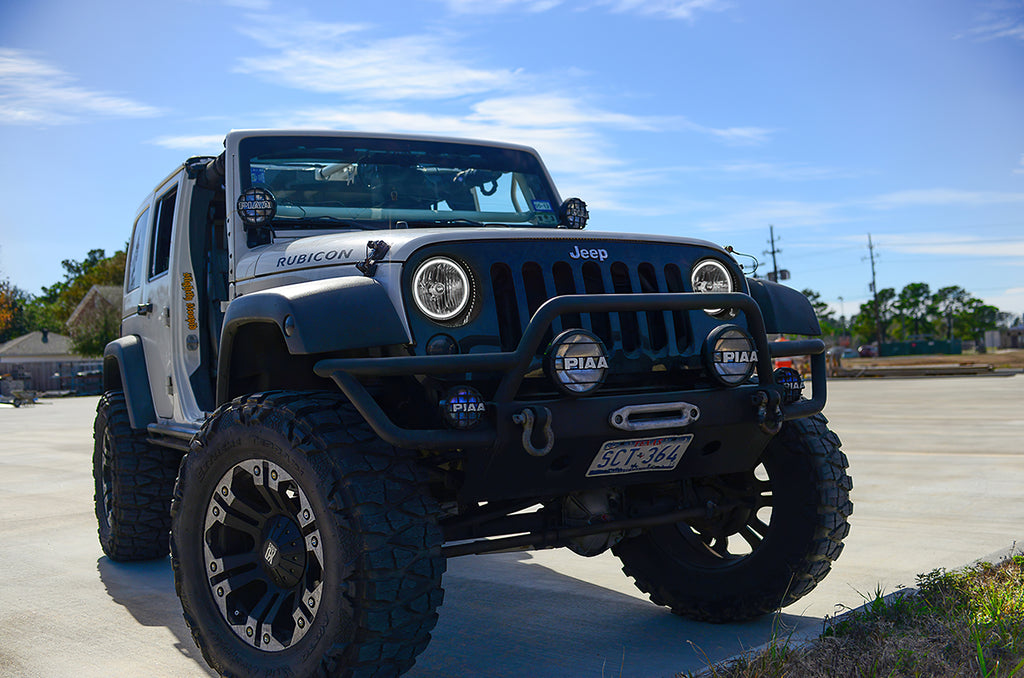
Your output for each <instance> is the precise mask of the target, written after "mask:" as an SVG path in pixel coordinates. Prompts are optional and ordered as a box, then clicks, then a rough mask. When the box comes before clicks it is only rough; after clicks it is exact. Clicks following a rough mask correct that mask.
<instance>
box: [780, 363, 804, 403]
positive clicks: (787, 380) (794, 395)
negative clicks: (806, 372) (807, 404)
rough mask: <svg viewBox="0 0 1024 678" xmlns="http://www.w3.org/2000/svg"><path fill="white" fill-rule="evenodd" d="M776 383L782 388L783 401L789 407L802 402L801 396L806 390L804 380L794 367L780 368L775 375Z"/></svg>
mask: <svg viewBox="0 0 1024 678" xmlns="http://www.w3.org/2000/svg"><path fill="white" fill-rule="evenodd" d="M772 376H774V377H775V383H776V384H778V385H779V386H781V387H782V394H783V395H782V400H783V402H784V403H786V404H787V405H790V404H792V403H795V402H796V401H798V400H800V394H801V392H802V391H803V389H804V378H803V377H801V376H800V373H799V372H797V371H796V370H794V369H793V368H792V367H780V368H778V369H777V370H775V372H774V373H773V375H772Z"/></svg>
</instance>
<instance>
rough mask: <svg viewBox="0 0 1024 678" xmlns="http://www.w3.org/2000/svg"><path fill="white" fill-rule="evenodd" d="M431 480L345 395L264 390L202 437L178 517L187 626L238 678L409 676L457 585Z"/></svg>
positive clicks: (213, 660) (174, 549)
mask: <svg viewBox="0 0 1024 678" xmlns="http://www.w3.org/2000/svg"><path fill="white" fill-rule="evenodd" d="M425 486H426V482H425V478H424V476H423V474H422V471H421V470H420V469H419V468H418V467H417V466H416V464H415V463H414V461H413V460H412V459H411V458H410V457H409V456H407V454H406V453H404V452H402V451H400V450H396V449H395V448H392V447H391V446H390V445H387V444H385V443H384V442H383V441H381V440H380V439H379V438H378V437H377V436H376V435H375V434H374V433H373V431H372V430H371V429H370V428H369V427H368V426H367V424H366V423H365V422H364V421H363V419H362V417H361V416H360V415H359V414H358V412H356V411H355V409H354V408H352V406H351V405H349V404H348V403H347V402H345V401H344V400H343V399H341V398H339V397H337V396H335V395H333V394H308V393H287V392H277V393H263V394H256V395H251V396H246V397H242V398H238V399H236V400H235V401H234V402H232V403H229V404H227V405H225V406H223V407H221V408H220V409H219V410H218V411H217V412H216V413H214V415H213V416H212V417H210V418H209V419H208V420H207V423H206V425H205V426H203V429H202V430H201V431H200V432H199V433H198V434H197V436H196V439H195V440H194V442H193V445H192V448H191V450H190V451H189V453H188V455H187V456H186V458H185V462H184V464H183V465H182V471H181V477H180V478H179V480H178V485H177V488H176V490H175V497H174V502H173V508H172V516H173V518H172V539H171V564H172V567H173V569H174V581H175V588H176V590H177V593H178V597H179V598H180V599H181V604H182V608H183V610H184V615H185V620H186V622H187V623H188V625H189V627H190V628H191V630H192V635H193V638H194V639H195V641H196V644H197V645H198V646H199V648H200V649H201V650H202V653H203V657H204V658H205V659H206V661H207V663H209V664H210V666H211V667H213V668H214V669H215V670H216V671H218V672H220V674H221V675H223V676H233V677H238V678H241V677H243V676H245V677H248V676H271V675H275V676H276V675H294V676H314V675H315V676H332V677H339V676H374V677H377V676H380V677H386V676H398V675H400V674H401V673H403V672H405V671H406V670H408V669H409V668H410V667H411V666H412V665H413V663H414V661H415V657H416V656H417V655H418V654H419V653H420V652H422V651H423V650H424V649H425V648H426V646H427V643H428V642H429V640H430V631H431V630H432V629H433V627H434V625H435V624H436V622H437V612H436V610H437V608H438V606H439V605H440V604H441V601H442V597H443V591H442V589H441V575H442V573H443V572H444V569H445V561H444V558H443V557H442V556H441V541H442V537H441V532H440V529H439V528H438V526H437V507H436V504H435V503H434V501H433V499H432V498H431V497H430V496H429V495H428V494H427V493H426V492H425Z"/></svg>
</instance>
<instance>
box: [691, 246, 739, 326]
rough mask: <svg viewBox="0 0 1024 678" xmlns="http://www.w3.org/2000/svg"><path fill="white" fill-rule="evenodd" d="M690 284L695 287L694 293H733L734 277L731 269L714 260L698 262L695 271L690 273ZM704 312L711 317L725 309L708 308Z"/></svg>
mask: <svg viewBox="0 0 1024 678" xmlns="http://www.w3.org/2000/svg"><path fill="white" fill-rule="evenodd" d="M690 284H691V285H692V286H693V291H694V292H701V293H704V294H723V293H728V292H732V291H733V282H732V275H730V273H729V269H728V268H726V267H725V264H723V263H722V262H720V261H716V260H714V259H704V260H703V261H699V262H697V265H696V266H694V267H693V271H691V272H690ZM704 310H706V311H707V312H708V313H710V314H711V315H718V314H719V313H721V312H722V311H723V310H724V309H721V308H708V309H704Z"/></svg>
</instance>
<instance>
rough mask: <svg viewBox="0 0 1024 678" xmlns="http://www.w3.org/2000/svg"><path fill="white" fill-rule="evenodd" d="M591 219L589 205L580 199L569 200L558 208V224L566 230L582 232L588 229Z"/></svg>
mask: <svg viewBox="0 0 1024 678" xmlns="http://www.w3.org/2000/svg"><path fill="white" fill-rule="evenodd" d="M589 218H590V213H589V212H587V203H585V202H583V201H582V200H580V199H579V198H568V199H567V200H566V201H565V202H563V203H562V205H561V206H560V207H559V208H558V223H559V224H561V225H562V226H565V227H566V228H571V229H575V230H582V229H583V228H586V226H587V219H589Z"/></svg>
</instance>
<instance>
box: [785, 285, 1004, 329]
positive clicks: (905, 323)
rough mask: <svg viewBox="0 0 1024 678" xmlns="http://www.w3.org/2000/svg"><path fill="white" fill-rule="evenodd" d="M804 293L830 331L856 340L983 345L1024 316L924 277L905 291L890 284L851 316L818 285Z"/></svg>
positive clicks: (957, 287) (960, 289) (954, 287)
mask: <svg viewBox="0 0 1024 678" xmlns="http://www.w3.org/2000/svg"><path fill="white" fill-rule="evenodd" d="M803 294H804V295H805V296H806V297H807V298H808V299H810V300H811V303H812V305H813V306H814V310H815V312H817V314H818V319H819V321H820V322H821V325H822V332H823V333H824V334H825V335H832V336H839V335H850V336H852V337H854V338H855V339H856V340H857V341H856V343H872V342H876V341H881V342H886V341H907V340H911V339H914V338H918V337H930V338H937V339H947V340H953V339H959V340H961V341H974V342H976V343H979V344H980V343H982V341H983V340H984V337H985V332H987V331H989V330H994V329H997V328H999V327H1009V326H1010V325H1012V324H1015V323H1020V322H1021V318H1019V317H1017V318H1015V317H1014V316H1013V315H1012V314H1010V313H1005V312H1003V311H1000V310H999V309H998V308H996V307H995V306H992V305H990V304H986V303H985V302H984V301H982V300H981V299H978V298H976V297H974V296H972V295H971V294H970V293H969V292H968V291H967V290H965V289H964V288H962V287H960V286H958V285H951V286H948V287H940V288H939V289H938V290H936V291H935V292H932V290H931V287H930V286H929V285H928V283H921V282H917V283H910V284H909V285H907V286H905V287H904V288H903V289H902V290H900V291H899V293H897V292H896V288H894V287H886V288H885V289H881V290H879V291H878V294H877V295H876V297H875V298H874V299H869V300H868V301H866V302H864V303H863V304H861V305H860V310H859V311H858V312H857V313H856V314H855V315H853V316H852V317H850V318H849V319H848V320H847V319H846V318H837V317H836V315H835V311H834V310H833V309H832V308H831V307H830V306H829V305H828V304H827V303H825V302H824V301H822V300H821V295H820V294H818V293H817V292H815V291H814V290H810V289H805V290H803Z"/></svg>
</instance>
